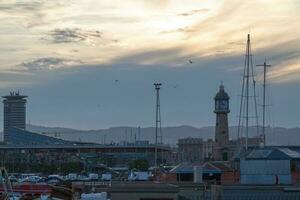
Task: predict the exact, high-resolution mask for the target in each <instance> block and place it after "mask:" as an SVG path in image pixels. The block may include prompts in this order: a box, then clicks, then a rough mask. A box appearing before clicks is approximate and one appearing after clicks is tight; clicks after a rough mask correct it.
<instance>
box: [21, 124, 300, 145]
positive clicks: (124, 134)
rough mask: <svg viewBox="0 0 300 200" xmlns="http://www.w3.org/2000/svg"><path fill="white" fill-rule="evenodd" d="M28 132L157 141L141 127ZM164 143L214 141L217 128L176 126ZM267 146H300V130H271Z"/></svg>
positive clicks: (81, 138)
mask: <svg viewBox="0 0 300 200" xmlns="http://www.w3.org/2000/svg"><path fill="white" fill-rule="evenodd" d="M27 129H28V130H31V131H33V132H37V133H42V134H45V133H47V135H51V136H55V137H59V138H61V139H65V140H72V141H82V142H96V143H103V142H104V141H105V142H106V143H111V142H121V141H131V142H133V141H134V140H135V139H136V140H139V139H140V140H149V141H151V142H153V141H154V133H155V128H154V127H146V128H141V131H140V133H141V134H140V136H139V134H138V128H136V127H113V128H109V129H100V130H84V131H83V130H75V129H69V128H60V127H43V126H36V125H27ZM162 132H163V140H164V142H165V143H168V144H176V142H177V140H178V139H179V138H184V137H201V138H203V139H204V140H206V139H209V138H213V137H214V132H215V128H214V127H212V126H210V127H202V128H197V127H192V126H186V125H184V126H176V127H164V128H162ZM237 132H238V131H237V127H235V126H234V127H230V138H232V139H235V138H236V137H237ZM249 132H250V137H253V136H255V134H256V128H255V127H251V128H250V131H249ZM266 138H267V144H268V145H300V128H289V129H288V128H281V127H275V128H268V129H267V136H266Z"/></svg>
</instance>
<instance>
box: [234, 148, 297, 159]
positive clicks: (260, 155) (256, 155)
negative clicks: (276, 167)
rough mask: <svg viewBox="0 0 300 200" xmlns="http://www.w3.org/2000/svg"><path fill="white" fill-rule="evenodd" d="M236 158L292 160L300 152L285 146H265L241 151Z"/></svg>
mask: <svg viewBox="0 0 300 200" xmlns="http://www.w3.org/2000/svg"><path fill="white" fill-rule="evenodd" d="M236 158H237V159H247V160H252V159H255V160H293V159H300V152H297V151H295V150H292V149H290V148H287V147H283V148H282V147H265V148H263V149H261V148H259V149H250V150H248V151H247V152H241V153H240V154H239V155H238V156H237V157H236Z"/></svg>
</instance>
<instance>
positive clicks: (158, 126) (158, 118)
mask: <svg viewBox="0 0 300 200" xmlns="http://www.w3.org/2000/svg"><path fill="white" fill-rule="evenodd" d="M161 85H162V84H161V83H154V86H155V90H156V120H155V169H157V167H158V156H157V154H158V152H157V151H158V149H157V147H158V139H159V138H160V140H162V136H161V115H160V99H159V90H160V87H161ZM158 131H159V132H160V133H158ZM160 142H162V141H160Z"/></svg>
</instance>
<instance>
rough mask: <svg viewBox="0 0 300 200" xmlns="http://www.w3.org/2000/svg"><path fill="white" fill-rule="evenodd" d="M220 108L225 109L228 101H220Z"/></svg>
mask: <svg viewBox="0 0 300 200" xmlns="http://www.w3.org/2000/svg"><path fill="white" fill-rule="evenodd" d="M220 108H221V109H222V110H226V109H228V101H224V100H223V101H221V102H220Z"/></svg>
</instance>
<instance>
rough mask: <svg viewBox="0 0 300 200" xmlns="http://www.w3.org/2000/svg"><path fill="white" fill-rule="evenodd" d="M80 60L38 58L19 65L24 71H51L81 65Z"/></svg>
mask: <svg viewBox="0 0 300 200" xmlns="http://www.w3.org/2000/svg"><path fill="white" fill-rule="evenodd" d="M81 63H82V62H81V61H80V60H73V59H66V58H54V57H45V58H38V59H35V60H32V61H28V62H23V63H21V64H20V66H21V67H23V68H24V69H25V70H29V71H37V70H51V69H58V68H61V67H66V66H70V65H77V64H81Z"/></svg>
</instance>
